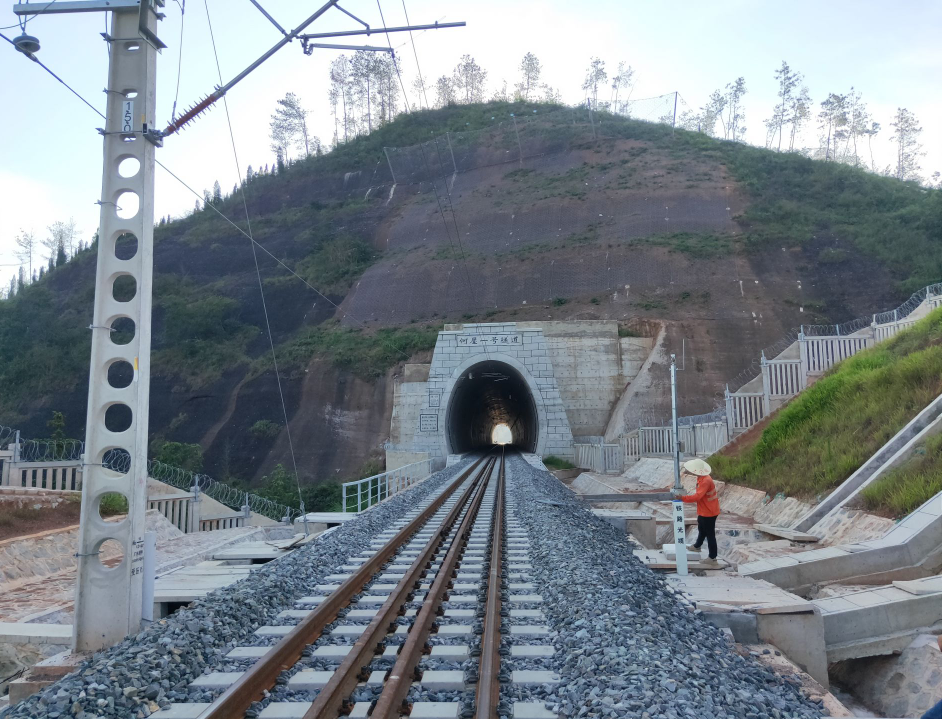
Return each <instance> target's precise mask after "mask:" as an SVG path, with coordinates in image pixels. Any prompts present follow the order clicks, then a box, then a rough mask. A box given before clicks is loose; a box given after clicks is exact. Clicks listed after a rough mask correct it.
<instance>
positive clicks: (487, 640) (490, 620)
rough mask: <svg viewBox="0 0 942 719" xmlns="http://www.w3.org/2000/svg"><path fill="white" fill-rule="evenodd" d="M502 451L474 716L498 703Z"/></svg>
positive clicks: (487, 717) (479, 718)
mask: <svg viewBox="0 0 942 719" xmlns="http://www.w3.org/2000/svg"><path fill="white" fill-rule="evenodd" d="M504 482H505V480H504V453H503V450H502V451H501V457H500V474H499V475H498V477H497V499H496V501H495V505H494V523H493V528H492V530H491V563H490V567H489V568H488V575H487V604H486V605H485V607H484V631H483V634H482V636H481V662H480V669H479V671H478V686H477V691H476V692H475V695H474V719H497V716H498V710H497V706H498V704H499V703H500V625H501V590H502V587H501V576H502V575H503V563H504V562H503V559H504Z"/></svg>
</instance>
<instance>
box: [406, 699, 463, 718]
mask: <svg viewBox="0 0 942 719" xmlns="http://www.w3.org/2000/svg"><path fill="white" fill-rule="evenodd" d="M460 712H461V703H460V702H415V704H413V705H412V711H411V712H410V713H409V717H410V719H458V715H459V713H460Z"/></svg>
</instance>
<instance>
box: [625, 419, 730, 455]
mask: <svg viewBox="0 0 942 719" xmlns="http://www.w3.org/2000/svg"><path fill="white" fill-rule="evenodd" d="M684 419H688V418H684ZM677 435H678V438H679V440H680V451H681V454H682V455H685V456H688V457H709V456H710V455H711V454H713V453H714V452H716V451H717V450H719V449H720V447H722V446H723V445H724V444H726V443H727V441H729V430H728V428H727V425H726V421H725V420H724V419H722V418H721V419H712V420H710V421H698V422H691V423H689V424H686V423H685V424H683V425H681V426H679V427H678V428H677ZM622 447H623V451H624V456H625V459H626V460H627V461H630V460H637V459H641V457H670V456H673V454H674V432H673V429H672V428H671V427H639V428H638V429H636V430H634V431H632V432H628V433H627V434H626V435H625V436H624V439H623V442H622Z"/></svg>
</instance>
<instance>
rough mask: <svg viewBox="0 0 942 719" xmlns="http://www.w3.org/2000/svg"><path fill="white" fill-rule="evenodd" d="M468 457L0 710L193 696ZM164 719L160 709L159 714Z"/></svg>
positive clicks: (145, 708) (130, 709)
mask: <svg viewBox="0 0 942 719" xmlns="http://www.w3.org/2000/svg"><path fill="white" fill-rule="evenodd" d="M471 461H472V460H471V459H466V460H465V461H462V462H460V463H458V464H456V465H453V466H451V467H448V468H447V469H444V470H442V471H441V472H438V473H436V474H434V475H433V476H432V477H430V478H429V479H427V480H425V481H424V482H422V483H421V484H419V485H417V486H416V487H413V488H412V489H410V490H408V491H406V492H403V493H402V494H400V495H397V496H393V497H391V498H390V499H388V500H386V501H385V502H383V503H382V504H380V505H379V506H377V507H375V508H373V509H371V510H370V511H368V512H365V513H364V514H362V515H361V516H359V517H357V518H356V519H354V520H352V521H349V522H346V523H345V524H343V525H342V526H340V527H337V528H336V529H333V530H331V531H330V532H329V533H327V534H325V535H324V536H322V537H318V538H317V539H316V540H315V541H313V542H312V543H311V544H309V545H307V546H304V547H301V548H299V549H296V550H294V551H292V552H290V553H289V554H287V555H286V556H284V557H282V558H280V559H278V560H277V561H274V562H270V563H268V564H266V565H265V566H263V567H261V568H259V569H258V570H257V571H255V572H253V573H252V576H251V577H249V578H248V579H245V580H243V581H241V582H238V583H237V584H234V585H232V586H230V587H227V588H224V589H222V590H219V591H216V592H213V593H212V594H210V595H209V596H208V597H206V598H205V599H203V600H201V601H198V602H196V603H195V605H194V606H193V607H192V608H189V609H181V610H180V611H178V612H176V613H174V614H173V615H171V616H170V617H168V618H166V619H164V620H161V621H159V622H156V623H155V624H153V625H152V626H150V627H148V628H147V629H145V630H143V631H141V632H140V633H139V634H136V635H135V636H133V637H128V638H127V639H125V640H124V641H123V642H121V643H120V644H117V645H115V646H114V647H111V648H110V649H107V650H105V651H103V652H100V653H98V654H95V655H94V656H93V657H92V658H91V659H89V660H88V661H86V662H84V663H83V664H81V665H80V666H79V668H78V670H77V671H76V672H73V673H72V674H69V675H67V676H66V677H64V678H62V679H61V680H59V681H57V682H55V683H54V684H52V685H50V686H48V687H47V688H46V689H44V690H43V691H42V692H40V693H38V694H35V695H33V696H32V697H30V698H28V699H26V700H24V701H22V702H20V703H19V704H17V705H15V706H12V707H9V708H8V709H6V710H5V711H4V712H2V713H0V716H2V717H3V719H25V718H27V717H29V718H30V719H38V718H39V717H43V718H44V719H45V718H47V717H48V719H58V718H59V717H63V718H64V717H78V718H79V719H91V718H92V717H121V718H122V719H128V718H131V717H148V716H150V715H151V714H153V713H154V712H157V711H158V710H159V709H160V708H161V707H164V706H168V705H169V704H171V703H173V702H185V701H192V700H193V699H192V695H191V694H190V693H189V692H188V691H187V688H188V685H189V683H190V682H191V681H193V680H194V679H196V678H197V677H199V676H201V675H202V674H206V673H209V672H211V671H224V670H225V668H227V667H228V665H231V661H230V660H227V659H226V658H225V655H226V654H227V653H228V652H229V651H230V650H231V649H232V648H234V647H236V646H245V645H251V644H257V643H258V642H256V641H254V640H255V637H253V636H252V633H253V632H254V631H255V630H256V629H258V628H259V627H260V626H263V625H266V624H278V623H280V621H279V620H277V619H276V615H277V614H278V613H279V612H280V611H282V610H284V609H292V608H293V607H294V601H295V600H296V599H298V598H299V597H303V596H306V595H310V594H314V593H315V592H314V591H313V588H314V586H315V585H317V584H325V583H328V582H327V580H326V579H325V577H326V576H327V575H329V574H333V573H334V571H335V570H336V568H337V567H338V566H340V565H342V564H344V563H345V562H346V560H347V558H348V557H351V556H354V555H356V554H358V553H359V552H361V551H363V550H365V549H367V548H368V546H369V543H370V540H371V539H373V537H374V536H375V535H376V534H378V533H379V532H381V531H383V530H384V529H387V528H389V527H390V526H391V525H392V523H393V522H395V521H396V520H397V519H400V518H401V517H402V516H403V515H404V514H405V513H406V512H407V511H409V509H411V508H413V507H415V506H416V505H417V504H419V503H421V502H422V501H423V500H425V499H426V498H427V497H428V496H429V495H430V494H431V493H433V492H434V491H435V490H437V489H439V488H440V487H442V485H443V484H445V483H446V482H448V481H450V480H452V479H453V478H454V477H456V476H457V475H458V474H459V473H460V472H461V471H462V470H463V469H465V468H467V467H468V465H469V464H470V462H471ZM157 716H158V717H159V716H160V715H159V713H158V714H157Z"/></svg>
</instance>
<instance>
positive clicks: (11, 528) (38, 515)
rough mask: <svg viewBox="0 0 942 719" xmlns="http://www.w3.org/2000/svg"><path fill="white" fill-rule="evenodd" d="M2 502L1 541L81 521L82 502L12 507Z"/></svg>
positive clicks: (0, 504)
mask: <svg viewBox="0 0 942 719" xmlns="http://www.w3.org/2000/svg"><path fill="white" fill-rule="evenodd" d="M8 504H11V503H7V502H0V541H3V540H4V539H14V538H16V537H25V536H27V535H30V534H38V533H39V532H48V531H50V530H52V529H63V528H64V527H71V526H73V525H76V524H78V523H79V514H80V511H81V504H80V503H79V502H63V503H62V504H60V505H59V506H58V507H55V508H54V509H53V508H50V507H41V508H40V509H32V508H29V507H11V506H7V505H8Z"/></svg>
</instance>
